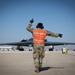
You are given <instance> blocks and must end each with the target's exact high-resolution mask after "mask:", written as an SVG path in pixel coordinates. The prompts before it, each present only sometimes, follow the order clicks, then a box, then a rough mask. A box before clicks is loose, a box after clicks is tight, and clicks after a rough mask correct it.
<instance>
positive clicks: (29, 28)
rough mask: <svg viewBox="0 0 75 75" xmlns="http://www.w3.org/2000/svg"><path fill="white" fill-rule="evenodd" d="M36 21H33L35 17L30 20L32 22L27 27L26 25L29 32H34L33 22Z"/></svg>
mask: <svg viewBox="0 0 75 75" xmlns="http://www.w3.org/2000/svg"><path fill="white" fill-rule="evenodd" d="M33 22H34V21H33V19H32V20H30V23H29V24H28V25H27V27H26V29H27V30H28V31H29V32H31V33H32V32H33V28H31V26H32V23H33Z"/></svg>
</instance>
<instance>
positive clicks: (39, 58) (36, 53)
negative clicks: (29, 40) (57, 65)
mask: <svg viewBox="0 0 75 75" xmlns="http://www.w3.org/2000/svg"><path fill="white" fill-rule="evenodd" d="M31 26H32V23H29V24H28V25H27V27H26V29H27V30H28V31H29V32H31V33H32V35H33V29H34V28H31ZM46 35H47V36H52V37H59V34H55V33H53V32H51V31H47V33H46ZM44 56H45V51H44V44H33V59H34V65H35V68H36V67H39V68H40V67H41V66H42V63H43V58H44Z"/></svg>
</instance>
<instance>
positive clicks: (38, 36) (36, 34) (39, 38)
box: [33, 28, 47, 44]
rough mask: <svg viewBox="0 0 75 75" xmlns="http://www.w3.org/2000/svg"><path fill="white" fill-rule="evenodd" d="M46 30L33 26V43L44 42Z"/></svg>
mask: <svg viewBox="0 0 75 75" xmlns="http://www.w3.org/2000/svg"><path fill="white" fill-rule="evenodd" d="M46 32H47V31H46V30H42V29H38V28H34V30H33V43H34V44H44V40H45V37H46Z"/></svg>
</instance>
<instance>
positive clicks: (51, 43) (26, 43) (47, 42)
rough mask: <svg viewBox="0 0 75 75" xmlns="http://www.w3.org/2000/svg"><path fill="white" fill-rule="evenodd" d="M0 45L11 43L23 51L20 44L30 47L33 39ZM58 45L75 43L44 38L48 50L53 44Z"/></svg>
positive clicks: (51, 49)
mask: <svg viewBox="0 0 75 75" xmlns="http://www.w3.org/2000/svg"><path fill="white" fill-rule="evenodd" d="M0 45H12V46H17V49H18V50H19V51H24V49H23V48H22V46H28V47H32V46H33V39H32V38H30V39H26V40H24V39H23V40H21V41H20V42H11V43H1V44H0ZM58 45H75V43H70V42H49V41H47V39H45V46H51V47H50V48H49V51H53V49H54V46H58Z"/></svg>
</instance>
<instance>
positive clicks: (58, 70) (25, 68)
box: [0, 51, 75, 75]
mask: <svg viewBox="0 0 75 75" xmlns="http://www.w3.org/2000/svg"><path fill="white" fill-rule="evenodd" d="M34 70H35V68H34V62H33V54H32V52H28V51H0V75H75V51H69V52H68V54H62V52H61V51H50V52H46V54H45V58H44V60H43V66H42V68H41V70H42V71H41V72H40V73H35V72H34Z"/></svg>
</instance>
